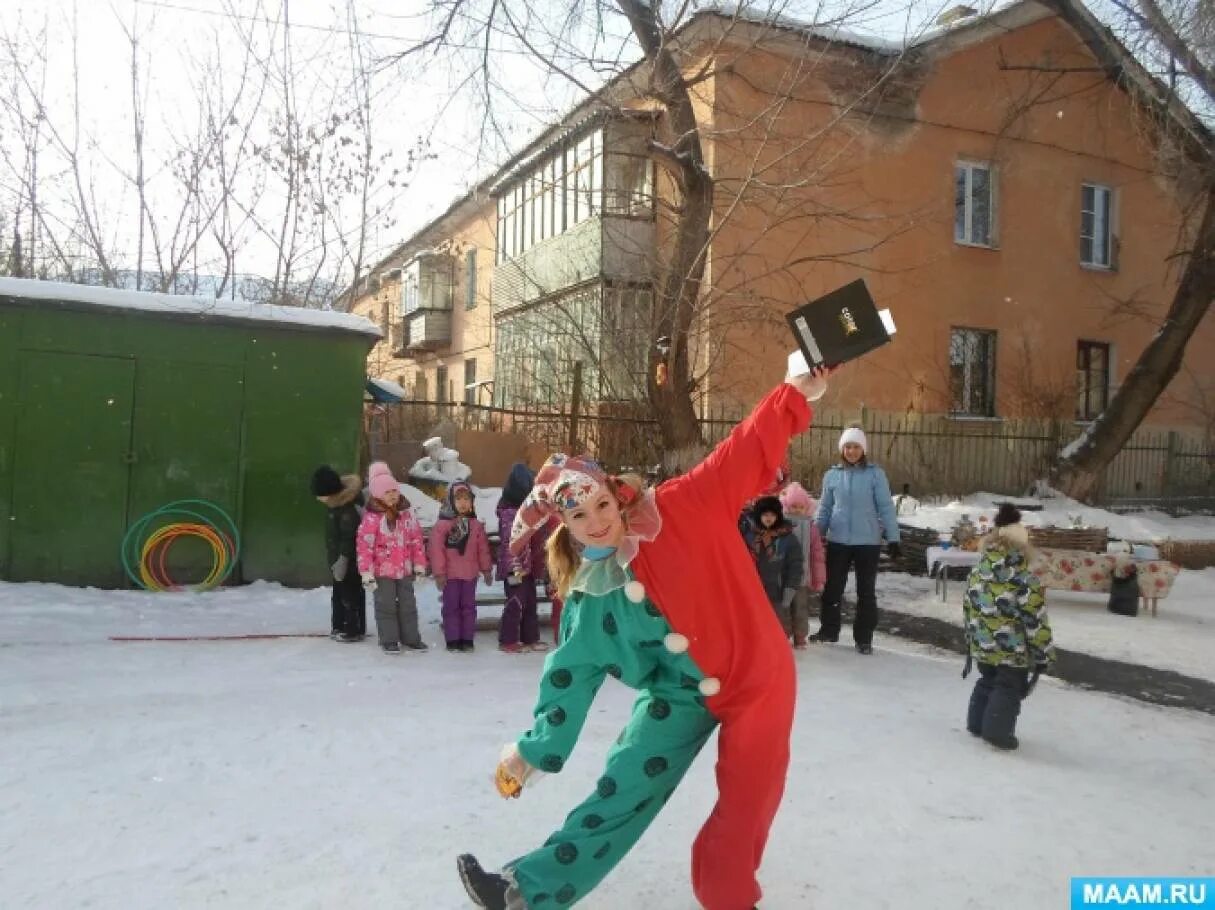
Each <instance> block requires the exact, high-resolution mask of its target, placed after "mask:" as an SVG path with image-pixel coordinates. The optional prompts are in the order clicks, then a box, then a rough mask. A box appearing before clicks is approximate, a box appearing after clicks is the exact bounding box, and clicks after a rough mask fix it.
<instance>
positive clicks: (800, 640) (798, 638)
mask: <svg viewBox="0 0 1215 910" xmlns="http://www.w3.org/2000/svg"><path fill="white" fill-rule="evenodd" d="M793 647H794V648H796V649H797V650H799V651H804V650H806V636H805V635H795V636H793Z"/></svg>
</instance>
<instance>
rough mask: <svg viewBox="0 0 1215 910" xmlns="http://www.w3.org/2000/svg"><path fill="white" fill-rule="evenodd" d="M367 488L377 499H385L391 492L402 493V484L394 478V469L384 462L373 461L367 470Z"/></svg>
mask: <svg viewBox="0 0 1215 910" xmlns="http://www.w3.org/2000/svg"><path fill="white" fill-rule="evenodd" d="M367 486H368V488H369V489H370V490H371V495H372V496H374V497H375V498H376V499H383V498H384V494H385V493H387V492H388V491H389V490H396V491H397V492H398V493H399V492H401V486H400V484H398V483H397V479H396V478H395V477H393V476H392V469H391V468H389V467H388V465H386V464H385V463H384V462H382V461H373V462H372V463H371V466H370V467H368V468H367Z"/></svg>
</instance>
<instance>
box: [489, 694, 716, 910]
mask: <svg viewBox="0 0 1215 910" xmlns="http://www.w3.org/2000/svg"><path fill="white" fill-rule="evenodd" d="M700 701H701V699H700V697H699V693H698V692H697V691H696V689H695V688H689V687H680V686H667V685H662V686H657V687H655V688H653V689H651V690H650V691H648V692H644V693H643V694H642V695H641V696H640V697H639V698H638V699H637V701H636V702H635V703H634V705H633V714H632V717H631V718H630V719H629V723H628V725H627V726H626V727H625V728H624V731H623V732H622V733H621V734H620V737H619V738H618V739H617V740H616V744H615V745H614V746H613V747H612V748H611V750H610V751H609V752H608V758H607V767H605V768H604V771H603V776H602V777H600V778H599V782H598V784H597V785H596V787H595V792H594V793H592V794H591V795H590V796H589V797H588V798H587V799H586V800H585V801H584V802H583V803H582V804H581V805H580V806H578V808H576V809H575V810H574V811H573V812H571V813H570V814H569V816H568V817H567V818H566V820H565V824H564V825H563V826H562V827H561V829H560V830H559V831H557V832H555V833H554V834H553V836H552V837H550V838H549V839H548V840H547V841H546V842H545V844H544V846H543V847H541V848H539V849H538V850H533V851H532V852H531V853H529V854H527V855H526V856H523V857H520V858H519V859H516V860H514V861H513V862H510V863H507V869H508V870H509V872H510V873H511V875H512V877H513V878H514V880H515V885H516V887H517V888H518V889H519V891H520V892H521V893H522V895H523V897H524V898H525V899H526V901H527V906H528V908H529V910H548V908H552V907H568V906H571V905H573V904H575V903H577V902H578V901H580V900H581V899H582V898H584V897H586V896H587V894H589V893H590V892H591V890H592V889H593V888H594V887H595V886H596V885H597V884H599V882H600V881H602V879H603V877H604V876H605V875H607V874H608V873H609V872H610V871H611V870H612V869H613V868H614V867H615V865H616V864H617V863H618V862H620V860H621V859H623V858H624V855H625V854H626V853H628V852H629V850H630V849H631V848H632V846H633V845H634V844H635V843H637V840H638V839H639V838H640V837H641V835H642V834H643V833H644V832H645V829H646V828H647V827H649V824H650V822H652V821H653V820H654V817H655V816H656V815H658V812H659V811H660V810H661V809H662V807H663V806H664V805H666V802H667V800H668V799H670V797H671V794H672V793H673V792H674V791H675V787H676V786H678V784H679V782H680V780H682V779H683V776H684V774H685V772H687V770H688V767H689V766H690V765H691V764H692V761H693V760H694V759H695V758H696V755H697V753H699V752H700V750H701V748H702V747H703V746H704V744H705V741H706V740H708V738H709V734H711V733H712V732H713V730H714V728H715V727H716V726H717V718H715V717H714V716H713V715H712V714H710V713H709V712H708V711H707V710H705V708H704V707H703V706H702V705H701V704H700Z"/></svg>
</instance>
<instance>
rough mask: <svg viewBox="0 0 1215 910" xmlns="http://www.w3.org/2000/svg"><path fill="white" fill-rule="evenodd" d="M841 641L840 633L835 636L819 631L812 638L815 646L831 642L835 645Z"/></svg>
mask: <svg viewBox="0 0 1215 910" xmlns="http://www.w3.org/2000/svg"><path fill="white" fill-rule="evenodd" d="M839 640H840V637H839V634H838V633H837V634H835V635H827V634H825V633H824V632H822V631H819V632H815V633H814V634H813V635H811V636H810V641H812V642H814V643H815V644H821V643H823V642H831V643H833V644H834V643H835V642H837V641H839Z"/></svg>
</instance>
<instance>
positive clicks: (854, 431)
mask: <svg viewBox="0 0 1215 910" xmlns="http://www.w3.org/2000/svg"><path fill="white" fill-rule="evenodd" d="M850 442H854V443H856V444H857V445H858V446H860V447H861V451H863V452H866V453H868V452H869V443H868V441H867V440H866V439H865V431H864V430H862V429H861V428H860V427H849V428H848V429H846V430H844V432H843V433H841V434H840V451H841V452H843V451H844V446H846V445H848V444H849V443H850Z"/></svg>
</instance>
